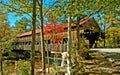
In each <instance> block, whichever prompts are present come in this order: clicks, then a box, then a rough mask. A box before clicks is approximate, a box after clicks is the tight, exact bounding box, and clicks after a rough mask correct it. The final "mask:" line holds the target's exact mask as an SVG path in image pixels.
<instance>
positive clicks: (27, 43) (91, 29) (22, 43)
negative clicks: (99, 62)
mask: <svg viewBox="0 0 120 75" xmlns="http://www.w3.org/2000/svg"><path fill="white" fill-rule="evenodd" d="M47 26H52V23H50V24H47V25H46V27H44V32H45V31H47V30H46V28H47ZM54 26H55V28H58V29H59V27H61V26H62V29H63V30H64V31H61V32H58V33H55V35H54V36H60V37H61V38H60V39H61V40H62V42H60V43H59V44H58V43H53V41H51V39H52V38H51V35H50V34H45V35H44V38H45V40H44V41H45V48H46V50H48V51H51V50H55V51H60V52H64V51H66V50H67V35H68V34H67V23H66V24H55V25H54ZM71 26H72V32H71V35H72V37H71V38H72V45H73V46H75V44H76V41H77V40H76V37H77V36H76V24H75V23H72V24H71ZM49 29H50V28H49ZM51 30H52V29H51ZM99 34H100V27H99V25H98V24H97V22H96V21H95V19H94V18H85V19H82V20H80V36H81V38H84V39H85V41H87V43H88V44H90V47H92V45H93V43H94V42H95V40H96V39H97V37H98V36H99ZM31 35H32V31H29V32H24V33H21V34H18V35H17V36H16V39H17V40H16V42H15V43H14V45H13V49H14V50H31V42H32V37H31ZM56 44H57V45H58V46H57V47H56V46H55V45H56ZM55 47H56V48H55ZM40 49H41V48H40V29H37V30H36V45H35V50H36V51H40Z"/></svg>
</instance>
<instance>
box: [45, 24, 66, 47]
mask: <svg viewBox="0 0 120 75" xmlns="http://www.w3.org/2000/svg"><path fill="white" fill-rule="evenodd" d="M61 32H64V27H63V25H59V24H57V23H56V22H52V23H49V24H47V25H46V27H45V28H44V33H45V34H47V35H50V36H51V40H52V41H53V42H54V43H55V45H54V46H53V49H56V48H57V47H58V45H59V43H61V42H62V37H61V36H58V35H56V34H57V33H61Z"/></svg>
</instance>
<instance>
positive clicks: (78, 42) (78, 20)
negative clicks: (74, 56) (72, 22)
mask: <svg viewBox="0 0 120 75" xmlns="http://www.w3.org/2000/svg"><path fill="white" fill-rule="evenodd" d="M76 31H77V50H79V49H80V16H77V25H76Z"/></svg>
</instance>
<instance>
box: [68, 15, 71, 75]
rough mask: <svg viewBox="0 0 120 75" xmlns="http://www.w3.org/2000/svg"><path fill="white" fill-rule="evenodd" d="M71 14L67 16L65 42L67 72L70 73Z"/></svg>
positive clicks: (69, 74)
mask: <svg viewBox="0 0 120 75" xmlns="http://www.w3.org/2000/svg"><path fill="white" fill-rule="evenodd" d="M70 50H71V14H69V16H68V43H67V54H68V55H67V56H68V57H67V73H68V75H71V56H70V54H71V53H70Z"/></svg>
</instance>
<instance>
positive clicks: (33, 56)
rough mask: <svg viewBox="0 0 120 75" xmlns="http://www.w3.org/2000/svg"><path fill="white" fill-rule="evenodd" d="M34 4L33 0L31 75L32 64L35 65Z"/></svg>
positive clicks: (35, 0)
mask: <svg viewBox="0 0 120 75" xmlns="http://www.w3.org/2000/svg"><path fill="white" fill-rule="evenodd" d="M36 2H37V0H33V10H32V12H33V17H32V25H33V29H32V45H31V52H32V53H31V75H34V68H35V67H34V66H35V65H34V64H35V34H36V32H35V31H36Z"/></svg>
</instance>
